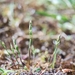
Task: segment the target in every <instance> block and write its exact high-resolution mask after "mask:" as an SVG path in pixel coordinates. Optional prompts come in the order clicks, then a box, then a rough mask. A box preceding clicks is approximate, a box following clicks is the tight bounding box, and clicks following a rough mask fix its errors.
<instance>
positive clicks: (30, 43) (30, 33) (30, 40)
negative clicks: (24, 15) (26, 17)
mask: <svg viewBox="0 0 75 75" xmlns="http://www.w3.org/2000/svg"><path fill="white" fill-rule="evenodd" d="M29 37H30V38H29V51H28V54H29V65H30V57H31V46H32V21H30V22H29Z"/></svg>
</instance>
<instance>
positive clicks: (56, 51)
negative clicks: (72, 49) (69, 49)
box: [51, 36, 60, 68]
mask: <svg viewBox="0 0 75 75" xmlns="http://www.w3.org/2000/svg"><path fill="white" fill-rule="evenodd" d="M59 43H60V36H59V37H58V39H57V40H56V41H54V44H55V49H54V52H53V62H52V64H51V68H54V67H55V63H56V56H57V53H58V45H59Z"/></svg>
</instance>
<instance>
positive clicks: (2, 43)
mask: <svg viewBox="0 0 75 75" xmlns="http://www.w3.org/2000/svg"><path fill="white" fill-rule="evenodd" d="M0 44H1V45H2V46H3V47H4V49H5V50H6V52H7V53H8V55H9V56H10V53H9V51H8V50H7V48H6V46H5V43H4V42H3V41H0Z"/></svg>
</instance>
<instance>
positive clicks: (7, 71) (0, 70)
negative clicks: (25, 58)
mask: <svg viewBox="0 0 75 75" xmlns="http://www.w3.org/2000/svg"><path fill="white" fill-rule="evenodd" d="M10 72H14V71H13V70H5V69H3V68H0V74H1V75H7V73H10Z"/></svg>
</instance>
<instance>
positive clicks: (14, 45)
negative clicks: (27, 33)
mask: <svg viewBox="0 0 75 75" xmlns="http://www.w3.org/2000/svg"><path fill="white" fill-rule="evenodd" d="M0 44H1V45H2V46H3V47H4V49H5V50H6V52H7V53H8V55H9V56H10V58H11V60H12V57H11V53H10V52H9V51H8V49H7V47H6V46H5V43H4V42H3V41H0ZM10 48H11V51H12V54H13V56H14V58H15V60H16V61H17V64H18V65H22V60H21V57H20V54H21V52H20V50H19V48H18V45H17V44H16V40H13V45H12V44H10ZM15 51H16V53H17V54H16V55H15ZM17 58H20V63H19V61H18V59H17Z"/></svg>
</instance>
